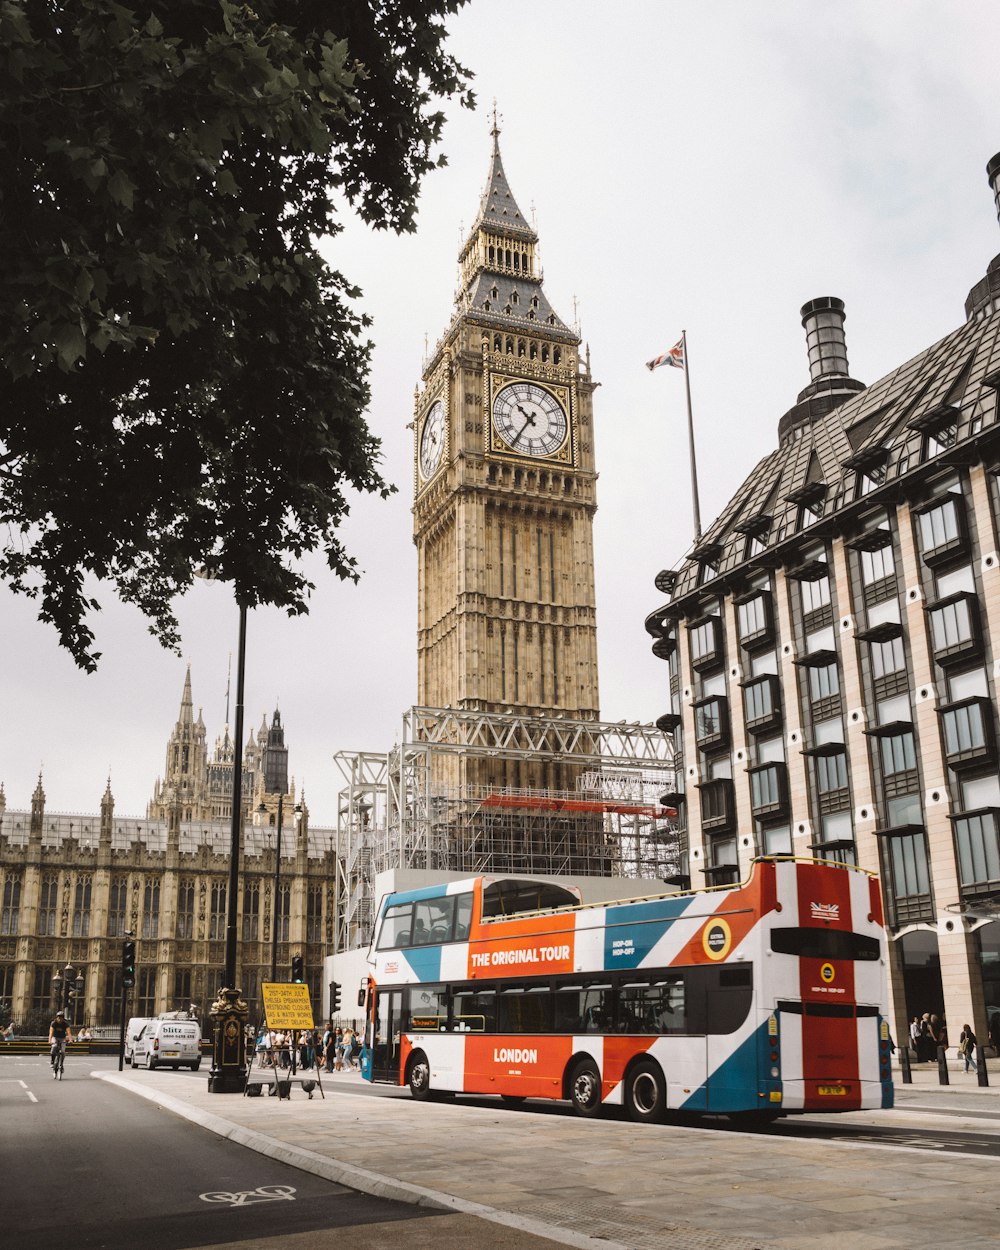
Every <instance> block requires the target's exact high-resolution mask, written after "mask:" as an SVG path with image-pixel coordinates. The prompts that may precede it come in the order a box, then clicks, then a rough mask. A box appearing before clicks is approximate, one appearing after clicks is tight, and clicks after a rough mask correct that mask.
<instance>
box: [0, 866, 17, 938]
mask: <svg viewBox="0 0 1000 1250" xmlns="http://www.w3.org/2000/svg"><path fill="white" fill-rule="evenodd" d="M20 928H21V878H20V877H8V878H7V880H6V881H5V882H4V883H3V911H2V913H0V934H2V935H3V936H5V937H14V936H16V934H17V933H18V931H19V930H20Z"/></svg>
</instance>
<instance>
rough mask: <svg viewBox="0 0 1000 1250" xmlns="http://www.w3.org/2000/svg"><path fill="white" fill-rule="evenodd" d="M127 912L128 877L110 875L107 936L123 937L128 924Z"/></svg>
mask: <svg viewBox="0 0 1000 1250" xmlns="http://www.w3.org/2000/svg"><path fill="white" fill-rule="evenodd" d="M127 912H128V879H127V878H125V877H112V878H111V888H110V889H109V891H108V937H124V936H125V930H126V929H127V928H128V925H127V924H126V923H125V916H126V914H127Z"/></svg>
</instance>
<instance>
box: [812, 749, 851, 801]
mask: <svg viewBox="0 0 1000 1250" xmlns="http://www.w3.org/2000/svg"><path fill="white" fill-rule="evenodd" d="M846 789H847V755H846V754H845V752H844V751H843V750H841V751H840V752H839V753H838V754H836V755H818V756H817V757H816V790H817V793H819V794H830V793H832V792H833V791H834V790H846Z"/></svg>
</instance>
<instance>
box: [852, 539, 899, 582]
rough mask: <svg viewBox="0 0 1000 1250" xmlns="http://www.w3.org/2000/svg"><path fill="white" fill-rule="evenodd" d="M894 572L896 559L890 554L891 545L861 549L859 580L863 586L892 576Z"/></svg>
mask: <svg viewBox="0 0 1000 1250" xmlns="http://www.w3.org/2000/svg"><path fill="white" fill-rule="evenodd" d="M895 572H896V561H895V558H894V557H893V554H892V546H891V544H890V545H887V546H885V547H879V549H878V550H877V551H862V553H861V580H862V582H863V583H864V585H865V586H873V585H875V583H876V582H881V581H884V580H885V579H886V578H887V577H892V576H893V574H894V573H895Z"/></svg>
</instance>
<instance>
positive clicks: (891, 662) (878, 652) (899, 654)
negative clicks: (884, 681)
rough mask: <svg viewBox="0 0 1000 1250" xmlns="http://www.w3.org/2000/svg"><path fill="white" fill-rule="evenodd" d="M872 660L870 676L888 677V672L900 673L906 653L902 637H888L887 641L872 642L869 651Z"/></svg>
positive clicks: (904, 663) (904, 662)
mask: <svg viewBox="0 0 1000 1250" xmlns="http://www.w3.org/2000/svg"><path fill="white" fill-rule="evenodd" d="M869 655H870V656H871V662H872V676H873V677H875V678H879V677H888V676H889V674H890V673H901V672H902V671H903V669H904V668H905V667H906V655H905V652H904V649H903V639H902V638H901V637H900V638H890V639H889V641H888V642H873V643H872V644H871V650H870V652H869Z"/></svg>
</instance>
